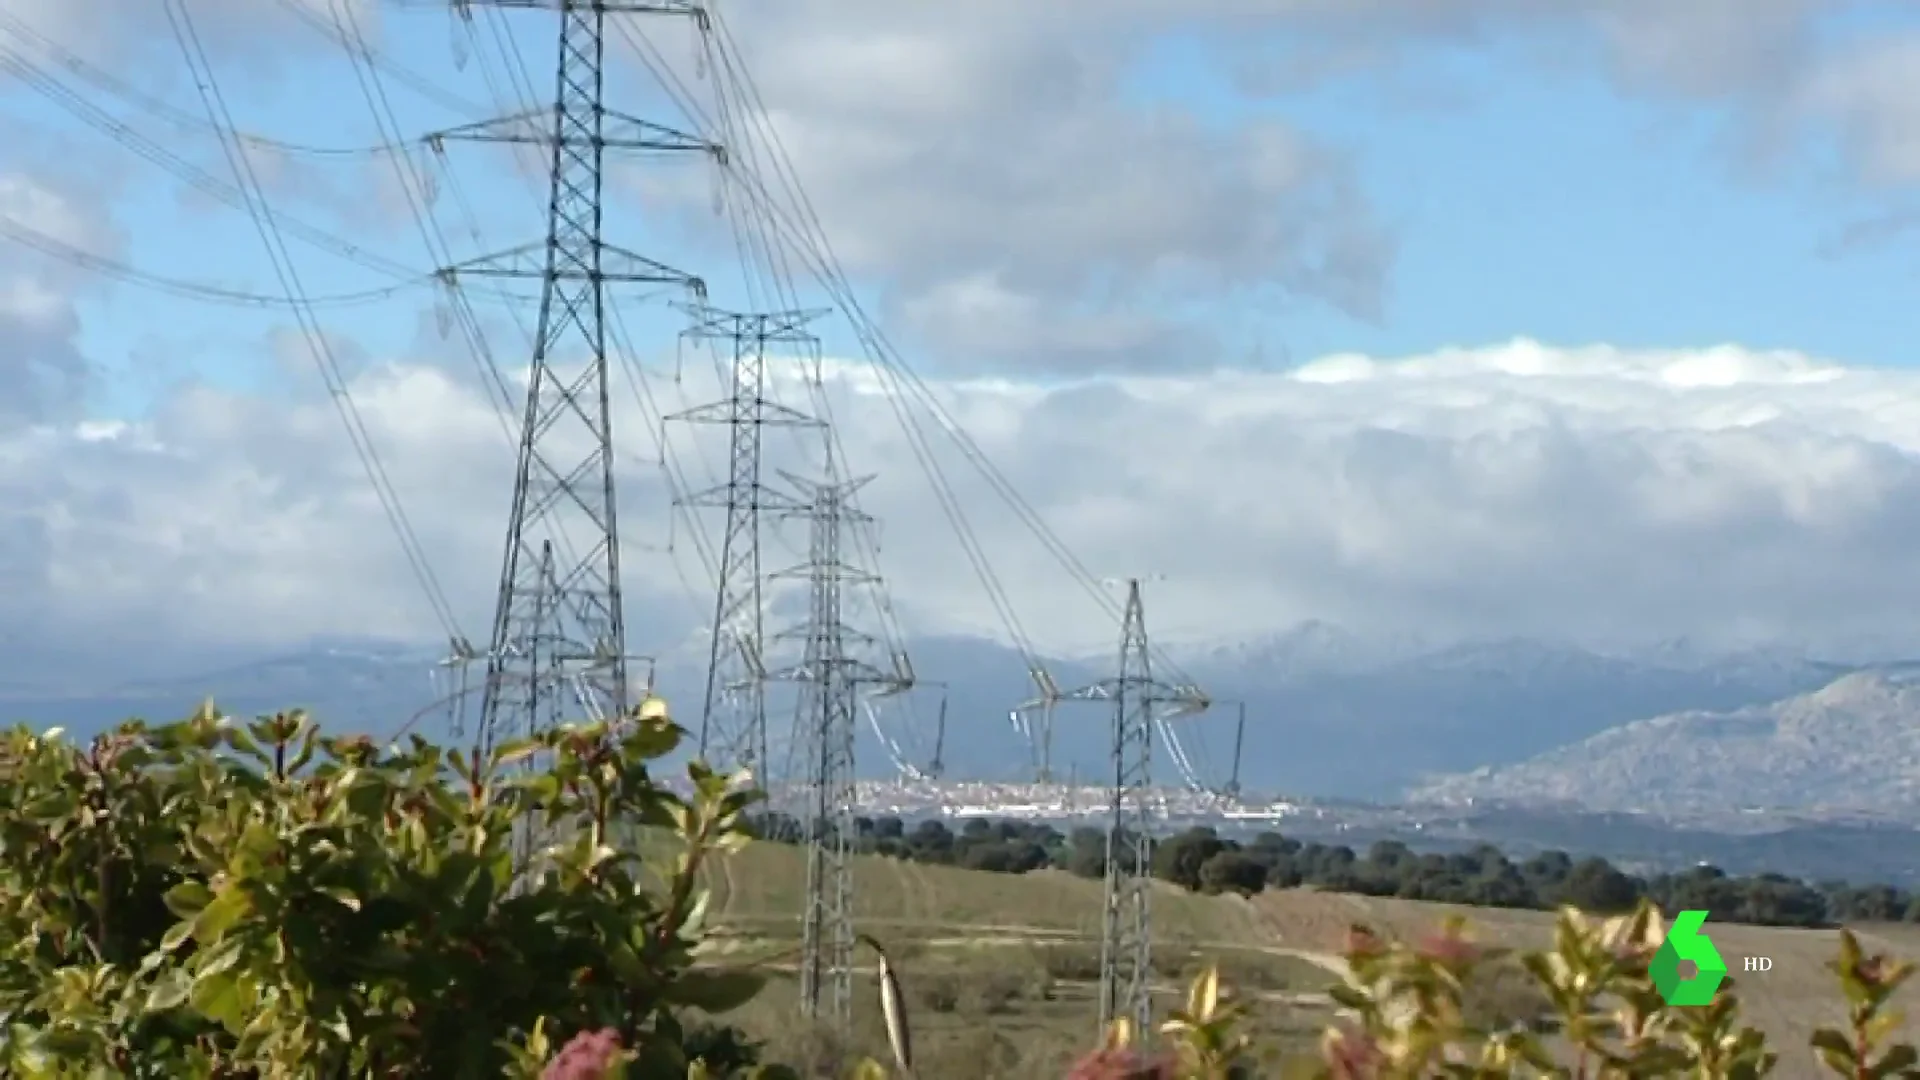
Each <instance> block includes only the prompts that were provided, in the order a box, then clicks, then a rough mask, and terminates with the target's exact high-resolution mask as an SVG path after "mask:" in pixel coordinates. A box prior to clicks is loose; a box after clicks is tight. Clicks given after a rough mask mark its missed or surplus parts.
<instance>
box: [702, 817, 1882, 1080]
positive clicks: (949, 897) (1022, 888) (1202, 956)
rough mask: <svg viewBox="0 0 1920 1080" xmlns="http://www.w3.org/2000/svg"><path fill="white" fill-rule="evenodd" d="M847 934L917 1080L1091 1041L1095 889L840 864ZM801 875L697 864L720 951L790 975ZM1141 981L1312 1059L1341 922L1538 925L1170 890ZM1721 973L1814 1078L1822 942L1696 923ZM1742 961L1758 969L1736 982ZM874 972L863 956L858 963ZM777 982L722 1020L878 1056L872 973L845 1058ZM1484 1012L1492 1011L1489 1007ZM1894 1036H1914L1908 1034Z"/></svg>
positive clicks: (1511, 941) (1832, 993)
mask: <svg viewBox="0 0 1920 1080" xmlns="http://www.w3.org/2000/svg"><path fill="white" fill-rule="evenodd" d="M854 873H855V910H856V922H857V924H858V927H859V929H861V930H863V931H865V932H867V933H870V934H872V935H874V936H875V937H876V938H878V939H880V940H881V941H883V942H885V943H886V944H887V947H888V951H889V953H890V954H892V956H893V958H894V962H895V965H896V966H897V967H898V968H899V969H900V972H901V977H902V979H903V980H904V981H905V983H906V987H907V995H908V998H909V1002H910V1004H911V1006H912V1009H913V1016H914V1021H915V1035H916V1043H917V1044H918V1045H917V1050H918V1056H919V1057H920V1058H921V1064H922V1068H921V1069H920V1070H919V1072H920V1078H921V1080H944V1078H947V1077H954V1078H960V1077H969V1078H976V1080H991V1078H996V1077H1006V1078H1013V1077H1020V1078H1026V1080H1031V1078H1036V1077H1047V1076H1058V1075H1061V1074H1062V1073H1063V1072H1064V1066H1065V1065H1066V1063H1067V1062H1068V1061H1070V1060H1071V1059H1072V1058H1073V1057H1075V1056H1077V1055H1078V1054H1079V1053H1081V1052H1083V1051H1084V1050H1085V1049H1086V1048H1087V1047H1088V1046H1090V1045H1091V1043H1092V1040H1093V1039H1094V1037H1095V1034H1096V1032H1095V1030H1094V1028H1095V1012H1096V1005H1095V997H1094V977H1095V975H1096V973H1097V969H1098V951H1097V940H1098V938H1097V934H1098V930H1099V925H1100V884H1099V882H1096V881H1086V880H1081V879H1078V878H1075V877H1072V876H1070V875H1067V874H1064V873H1061V872H1058V871H1050V870H1049V871H1040V872H1036V873H1033V874H1027V875H1018V876H1016V875H1010V874H992V873H984V872H979V871H969V870H958V869H953V868H950V867H943V866H924V865H919V864H915V863H908V862H903V861H896V860H892V859H884V858H878V857H861V858H858V859H856V860H855V871H854ZM803 882H804V864H803V861H802V852H801V850H800V849H797V848H792V847H787V846H783V845H774V844H755V845H752V846H750V847H748V848H746V849H745V850H743V851H741V852H739V853H737V854H736V855H734V856H732V857H731V858H728V859H726V860H724V861H722V862H719V863H716V864H714V865H713V866H712V867H710V877H709V884H710V886H711V888H712V889H713V899H712V905H711V907H710V909H709V910H710V912H711V916H710V922H711V924H712V926H713V927H714V929H715V931H716V933H717V934H718V935H719V936H720V938H721V941H720V942H717V943H716V944H717V945H718V947H719V948H720V949H722V950H723V951H726V952H729V953H734V954H737V955H738V956H739V958H740V959H742V960H746V959H749V958H752V957H759V958H762V959H764V960H765V962H766V964H767V966H769V967H771V968H773V969H774V970H775V971H781V970H782V969H783V968H788V967H790V966H791V964H792V961H793V955H794V953H795V951H796V949H795V944H794V943H795V942H796V940H797V938H798V936H799V918H798V914H797V913H798V910H799V897H800V895H801V893H802V891H803ZM1153 903H1154V916H1153V917H1154V927H1155V932H1156V936H1155V943H1154V951H1155V969H1156V981H1157V982H1158V983H1159V984H1160V989H1161V992H1162V993H1163V994H1164V996H1165V998H1166V1002H1167V1004H1168V1005H1171V1004H1172V1003H1173V1002H1174V1000H1175V995H1177V994H1178V993H1179V992H1180V991H1181V989H1182V988H1183V985H1184V978H1185V977H1186V976H1189V975H1190V974H1191V973H1192V972H1194V971H1197V970H1198V969H1199V968H1200V967H1201V966H1202V965H1204V964H1205V963H1208V962H1212V963H1217V964H1218V965H1219V966H1220V967H1221V970H1222V973H1223V975H1224V976H1225V977H1226V978H1228V979H1229V980H1230V981H1231V982H1232V983H1233V984H1234V985H1235V986H1236V987H1237V988H1239V989H1240V990H1241V992H1242V993H1244V994H1247V995H1249V996H1252V997H1254V998H1256V999H1257V1000H1256V1001H1255V1006H1256V1012H1257V1017H1258V1024H1259V1027H1260V1030H1261V1033H1262V1036H1263V1038H1264V1039H1265V1041H1267V1042H1268V1043H1270V1044H1272V1045H1274V1046H1276V1047H1278V1048H1279V1049H1281V1050H1283V1051H1285V1052H1288V1053H1294V1054H1303V1053H1306V1052H1308V1051H1310V1050H1311V1048H1312V1046H1313V1044H1314V1041H1315V1039H1316V1038H1317V1036H1318V1033H1319V1031H1320V1030H1321V1029H1322V1028H1323V1027H1324V1026H1325V1024H1326V1023H1327V1021H1328V1020H1329V1019H1330V1018H1331V1012H1330V1009H1329V1005H1328V1003H1327V1000H1326V998H1325V995H1324V991H1325V989H1326V987H1327V986H1328V985H1329V984H1330V983H1331V982H1334V981H1336V980H1337V977H1338V976H1337V973H1338V971H1339V970H1340V962H1339V960H1338V957H1337V955H1336V950H1337V949H1338V948H1339V945H1340V942H1341V941H1342V939H1343V938H1344V936H1345V933H1346V929H1347V927H1348V925H1349V924H1351V923H1353V922H1356V921H1360V922H1366V923H1369V924H1371V925H1373V926H1375V927H1377V928H1379V929H1381V930H1384V931H1389V932H1392V933H1396V934H1402V935H1412V934H1417V933H1420V932H1422V931H1424V930H1426V929H1429V928H1431V927H1432V926H1434V925H1435V924H1436V923H1437V922H1438V921H1439V920H1440V919H1441V918H1442V917H1443V916H1444V915H1445V914H1446V913H1448V912H1449V911H1450V910H1458V911H1460V912H1461V913H1463V914H1465V915H1466V916H1467V917H1468V918H1469V919H1470V920H1471V923H1472V925H1473V926H1474V928H1475V930H1476V932H1477V935H1478V936H1479V937H1480V938H1481V939H1482V940H1484V941H1487V942H1488V943H1490V944H1499V945H1507V946H1514V947H1538V946H1541V945H1544V944H1545V943H1546V940H1547V936H1548V932H1549V931H1550V929H1551V922H1552V917H1551V916H1550V915H1548V914H1546V913H1543V912H1518V911H1500V910H1495V909H1487V908H1459V909H1451V908H1449V907H1447V906H1446V905H1439V904H1422V903H1414V902H1410V901H1400V900H1390V899H1378V898H1372V897H1359V896H1345V895H1337V894H1331V893H1315V892H1307V891H1301V890H1286V891H1277V892H1271V893H1266V894H1263V895H1260V896H1257V897H1253V898H1251V899H1244V898H1241V897H1235V896H1197V895H1193V894H1190V893H1186V892H1183V891H1181V890H1179V889H1177V888H1174V887H1172V886H1156V888H1155V893H1154V899H1153ZM1855 929H1856V932H1858V933H1860V934H1861V936H1862V939H1863V943H1864V944H1865V945H1866V946H1867V947H1868V948H1869V949H1870V950H1882V951H1887V952H1892V953H1894V954H1896V955H1915V956H1920V928H1915V927H1906V926H1878V925H1875V926H1864V927H1856V928H1855ZM1708 931H1709V933H1710V934H1711V935H1712V937H1713V939H1714V941H1715V942H1716V943H1717V944H1718V945H1719V947H1720V951H1721V954H1722V955H1723V956H1724V957H1725V958H1726V960H1727V964H1728V966H1729V967H1730V968H1732V969H1733V971H1734V972H1735V977H1736V979H1738V981H1739V983H1740V989H1741V994H1742V999H1743V1001H1744V1002H1745V1004H1746V1008H1747V1011H1748V1014H1749V1016H1750V1017H1751V1020H1752V1022H1753V1023H1755V1024H1758V1025H1759V1026H1760V1027H1762V1028H1765V1029H1766V1030H1767V1032H1768V1033H1769V1035H1771V1036H1772V1037H1773V1039H1774V1040H1775V1042H1776V1044H1777V1045H1778V1047H1779V1049H1780V1050H1781V1053H1782V1061H1781V1069H1780V1071H1779V1073H1778V1074H1777V1075H1780V1076H1783V1077H1802V1076H1815V1075H1818V1073H1817V1072H1816V1071H1815V1069H1814V1062H1813V1059H1812V1057H1811V1055H1810V1054H1809V1053H1808V1052H1807V1051H1806V1050H1805V1047H1806V1040H1807V1035H1808V1034H1809V1033H1810V1032H1811V1031H1812V1029H1813V1028H1814V1027H1816V1026H1818V1025H1821V1024H1827V1023H1834V1022H1837V1021H1838V1020H1839V1019H1840V1018H1841V1015H1840V1012H1841V1009H1842V1005H1841V1001H1840V997H1839V993H1838V987H1837V985H1836V984H1835V982H1834V981H1833V978H1832V976H1831V973H1830V972H1828V971H1827V970H1826V968H1825V966H1824V965H1825V963H1826V961H1827V960H1828V959H1829V958H1830V957H1831V956H1832V955H1833V953H1834V948H1835V940H1836V935H1835V934H1834V933H1833V932H1831V931H1817V930H1776V929H1763V928H1757V927H1745V926H1735V925H1731V924H1725V923H1718V924H1716V923H1714V922H1712V921H1709V923H1708ZM1749 956H1764V957H1767V958H1769V959H1771V960H1772V961H1773V968H1772V970H1771V971H1768V972H1764V973H1759V972H1756V973H1752V974H1744V975H1743V974H1741V970H1742V965H1743V961H1744V960H1745V958H1746V957H1749ZM863 962H865V963H871V958H865V959H864V960H863ZM795 996H796V991H795V987H794V986H793V985H792V983H791V981H790V980H788V979H787V978H786V976H785V975H784V974H783V975H782V976H781V977H780V978H778V979H777V980H776V983H775V985H774V986H773V987H772V989H771V990H770V992H769V993H768V994H767V995H766V996H765V997H764V998H763V999H762V1000H760V1001H757V1002H755V1003H754V1004H753V1005H751V1006H749V1007H748V1008H747V1009H745V1010H742V1012H741V1014H739V1015H737V1016H735V1017H733V1018H731V1019H733V1020H734V1021H735V1022H737V1023H739V1024H740V1025H741V1026H743V1027H744V1028H746V1029H747V1030H748V1031H749V1032H750V1033H752V1034H754V1035H755V1036H758V1037H761V1038H765V1039H767V1040H768V1041H769V1043H770V1045H771V1048H772V1051H773V1053H774V1054H775V1055H776V1056H777V1057H778V1058H779V1059H781V1060H787V1061H794V1062H799V1061H802V1060H813V1061H816V1062H819V1063H821V1064H822V1065H830V1064H831V1063H832V1062H833V1061H835V1060H837V1059H841V1058H844V1057H845V1056H847V1055H849V1054H851V1055H875V1056H879V1057H883V1058H884V1053H883V1048H884V1046H885V1043H884V1041H883V1040H882V1037H881V1035H880V1027H879V1017H878V1004H877V1001H878V998H877V991H876V990H875V989H874V987H873V984H872V979H871V975H870V973H867V975H866V977H865V978H864V979H863V980H862V982H861V985H859V986H857V987H856V990H855V1002H854V1010H855V1028H856V1035H855V1039H854V1043H855V1045H853V1046H837V1045H834V1044H833V1042H832V1041H831V1040H829V1039H826V1038H825V1037H823V1036H822V1035H821V1033H819V1032H817V1031H813V1030H809V1029H807V1028H806V1027H805V1025H804V1024H803V1023H802V1022H801V1021H800V1019H799V1015H798V1012H797V1010H796V1008H795V1004H794V1002H795ZM1499 1004H1500V1003H1498V1002H1494V1003H1492V1005H1491V1006H1490V1007H1496V1008H1497V1007H1499ZM1907 1035H1908V1037H1920V1030H1915V1029H1914V1027H1913V1025H1911V1024H1910V1025H1909V1027H1908V1031H1907Z"/></svg>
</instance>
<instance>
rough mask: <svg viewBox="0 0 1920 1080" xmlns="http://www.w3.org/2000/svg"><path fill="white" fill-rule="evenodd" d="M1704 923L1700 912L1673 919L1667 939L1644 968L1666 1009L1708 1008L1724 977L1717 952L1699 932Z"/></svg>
mask: <svg viewBox="0 0 1920 1080" xmlns="http://www.w3.org/2000/svg"><path fill="white" fill-rule="evenodd" d="M1706 923H1707V913H1706V912H1704V911H1683V912H1681V913H1680V914H1678V915H1675V916H1674V917H1673V925H1672V927H1670V928H1669V929H1668V930H1667V939H1666V940H1665V941H1663V942H1661V943H1660V951H1659V952H1656V953H1654V954H1653V962H1652V963H1650V964H1648V965H1647V972H1648V974H1650V975H1652V976H1653V985H1654V989H1656V990H1658V991H1660V999H1661V1000H1662V1001H1665V1002H1666V1003H1667V1004H1669V1005H1710V1004H1712V1003H1713V994H1714V991H1716V990H1718V989H1720V981H1721V980H1722V979H1725V978H1726V977H1727V963H1726V961H1724V960H1722V959H1720V950H1719V949H1716V948H1714V947H1713V942H1712V940H1710V939H1709V938H1708V937H1707V935H1705V934H1703V933H1701V932H1700V928H1701V927H1703V926H1705V925H1706Z"/></svg>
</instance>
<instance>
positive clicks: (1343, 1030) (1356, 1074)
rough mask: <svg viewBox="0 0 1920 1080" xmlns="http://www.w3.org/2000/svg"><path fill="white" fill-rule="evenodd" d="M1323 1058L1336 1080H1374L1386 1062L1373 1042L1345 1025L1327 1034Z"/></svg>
mask: <svg viewBox="0 0 1920 1080" xmlns="http://www.w3.org/2000/svg"><path fill="white" fill-rule="evenodd" d="M1321 1054H1322V1055H1323V1056H1324V1057H1325V1058H1326V1062H1327V1071H1328V1072H1329V1073H1330V1074H1332V1076H1333V1078H1334V1080H1373V1077H1374V1076H1376V1075H1378V1074H1379V1070H1380V1065H1381V1063H1382V1062H1383V1061H1384V1060H1385V1055H1383V1054H1381V1053H1380V1048H1379V1047H1378V1046H1375V1045H1374V1043H1373V1040H1372V1039H1371V1038H1369V1037H1368V1036H1367V1035H1365V1034H1364V1033H1362V1032H1359V1031H1356V1030H1355V1029H1353V1028H1352V1027H1349V1026H1346V1025H1342V1026H1341V1027H1339V1028H1337V1029H1335V1030H1333V1031H1330V1032H1328V1033H1327V1039H1326V1041H1325V1042H1324V1043H1322V1044H1321Z"/></svg>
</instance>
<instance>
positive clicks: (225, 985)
mask: <svg viewBox="0 0 1920 1080" xmlns="http://www.w3.org/2000/svg"><path fill="white" fill-rule="evenodd" d="M189 997H190V998H191V1000H192V1002H193V1007H194V1009H195V1010H196V1011H197V1012H199V1013H200V1015H202V1016H204V1017H206V1018H207V1019H209V1020H212V1021H214V1022H215V1023H217V1024H219V1025H220V1026H221V1027H224V1028H226V1029H227V1030H228V1031H230V1032H232V1033H234V1034H236V1035H237V1034H239V1033H240V1032H241V1031H242V1030H244V1029H245V1028H246V1015H245V1003H244V1002H243V1001H242V1000H241V994H240V973H239V972H237V971H223V972H220V973H218V974H214V975H210V976H203V977H201V978H198V979H195V980H194V981H193V991H192V993H191V994H190V995H189Z"/></svg>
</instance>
